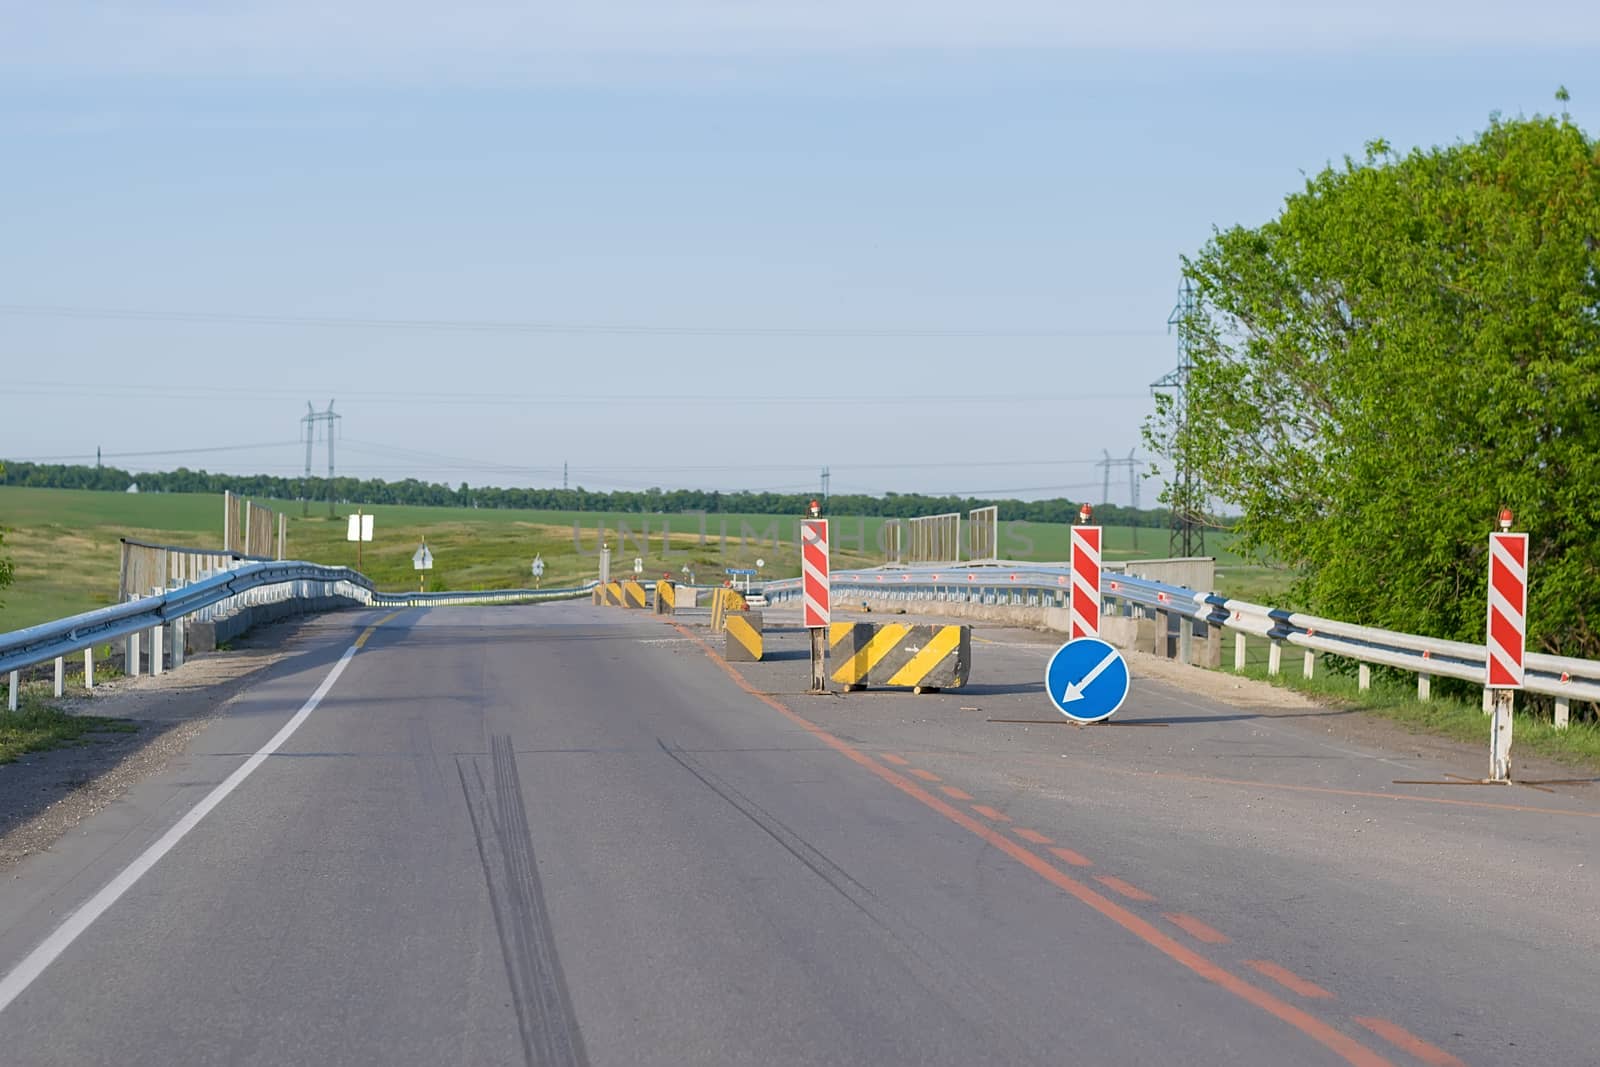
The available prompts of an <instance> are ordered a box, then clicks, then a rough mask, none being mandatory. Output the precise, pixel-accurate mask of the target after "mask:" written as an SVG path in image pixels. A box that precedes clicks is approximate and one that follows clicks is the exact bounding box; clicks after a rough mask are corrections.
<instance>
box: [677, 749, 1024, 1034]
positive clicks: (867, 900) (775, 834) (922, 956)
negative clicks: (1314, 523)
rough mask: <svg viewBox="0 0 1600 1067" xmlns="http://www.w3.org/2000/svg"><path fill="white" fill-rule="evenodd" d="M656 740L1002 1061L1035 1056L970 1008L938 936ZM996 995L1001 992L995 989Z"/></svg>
mask: <svg viewBox="0 0 1600 1067" xmlns="http://www.w3.org/2000/svg"><path fill="white" fill-rule="evenodd" d="M656 744H657V745H658V746H659V747H660V749H661V751H662V752H665V753H666V754H667V756H669V757H670V758H671V759H672V760H673V761H674V762H675V763H677V764H678V765H679V766H681V767H682V768H683V769H684V770H686V771H688V772H689V773H690V774H692V775H694V776H695V778H697V779H699V780H700V783H701V784H702V785H704V786H705V787H706V788H707V789H709V790H711V791H712V792H713V793H715V794H716V795H717V796H718V797H720V798H721V799H723V800H724V801H726V802H727V803H728V804H729V805H730V806H731V807H732V808H733V809H734V810H735V811H737V812H738V813H739V814H740V815H743V816H744V817H745V818H746V819H749V820H750V822H752V823H754V824H755V825H756V827H758V828H759V829H760V830H761V832H762V833H764V834H766V835H767V836H768V837H770V838H772V840H773V841H775V842H777V843H778V845H779V846H780V847H781V848H783V850H784V851H785V852H787V853H789V855H791V856H793V857H794V858H795V859H796V860H799V861H800V863H801V864H803V865H804V866H805V867H806V868H807V869H808V870H810V871H811V873H812V874H815V875H816V876H817V877H818V878H820V879H822V880H823V882H825V883H826V884H827V885H828V886H829V888H831V889H833V890H834V892H836V893H837V894H838V895H839V896H840V897H843V898H844V899H845V900H846V901H847V902H849V904H850V906H851V907H852V908H854V909H855V910H856V911H857V912H858V913H860V914H861V915H862V916H863V917H865V918H866V919H867V921H868V922H869V923H871V925H872V927H873V928H874V929H875V930H876V931H877V932H878V934H880V935H881V936H882V937H883V938H884V941H885V943H886V944H887V945H888V946H889V947H890V949H891V951H893V952H894V953H895V955H896V956H897V957H898V958H899V959H900V960H901V961H902V963H903V964H904V965H905V967H906V968H907V970H908V971H909V972H910V973H912V974H913V975H914V976H915V977H916V979H917V981H918V982H919V984H921V985H922V987H923V988H924V989H927V990H928V991H929V992H931V993H933V994H934V995H935V996H937V997H939V999H940V1000H941V1001H942V1002H943V1003H944V1004H946V1005H947V1006H948V1007H949V1008H950V1010H951V1011H953V1012H955V1013H956V1014H957V1015H959V1016H961V1017H962V1018H964V1019H966V1020H967V1021H968V1022H969V1023H971V1024H972V1025H973V1026H975V1027H979V1028H982V1029H984V1030H986V1031H988V1032H989V1035H990V1040H991V1041H992V1042H993V1043H994V1045H995V1048H996V1050H997V1056H996V1059H997V1061H998V1062H1004V1061H1007V1060H1017V1061H1022V1060H1026V1059H1030V1058H1033V1057H1031V1056H1029V1055H1027V1054H1025V1053H1024V1052H1023V1051H1022V1050H1020V1049H1016V1048H1014V1047H1012V1046H1013V1044H1014V1043H1013V1042H1012V1041H1011V1039H1010V1038H1009V1037H1008V1036H1006V1035H1005V1034H1003V1033H1001V1032H999V1031H996V1030H995V1029H994V1028H993V1027H991V1026H990V1025H989V1023H988V1022H987V1021H986V1020H983V1019H979V1018H974V1017H973V1016H972V1015H971V1014H970V1012H969V1010H968V1008H967V1007H966V1005H967V1003H968V997H967V993H969V992H970V986H971V985H972V976H971V974H970V973H969V972H968V970H967V968H966V967H965V966H964V965H963V961H961V960H959V959H956V958H955V957H953V956H951V954H950V953H949V952H948V951H947V950H946V949H945V948H944V947H943V946H942V945H941V944H940V943H939V942H938V941H936V940H934V939H933V938H931V937H929V936H928V935H927V934H926V933H925V932H924V931H923V930H921V929H920V928H919V927H918V926H916V924H914V923H912V922H909V921H908V920H906V919H905V918H904V917H902V916H899V915H897V914H896V913H895V912H894V911H893V910H891V909H890V908H889V907H888V906H887V905H886V904H885V903H884V902H883V901H881V900H879V899H878V897H877V896H876V895H874V894H873V892H872V890H870V889H868V888H867V887H866V886H864V885H862V884H861V883H860V882H859V881H857V880H856V879H855V878H854V877H853V876H851V874H850V873H849V872H848V871H846V870H845V869H844V868H843V867H841V866H839V865H838V864H837V863H835V862H834V861H833V860H831V859H829V858H828V856H827V855H825V854H824V853H823V852H822V851H821V850H819V849H818V848H816V847H815V846H814V845H812V844H811V843H810V842H808V841H806V840H805V838H803V837H801V836H800V835H799V834H798V833H796V832H795V831H794V830H792V829H791V828H790V827H789V826H787V825H786V824H785V823H784V822H783V821H781V820H780V819H778V818H777V816H775V815H773V814H772V813H771V812H769V811H767V810H766V809H765V808H763V807H762V806H761V805H760V804H758V803H756V801H754V800H753V799H751V798H750V797H749V796H747V795H746V794H745V793H743V792H742V791H740V790H739V789H738V788H737V787H736V786H734V785H733V784H732V783H731V782H729V781H728V780H727V779H725V778H723V777H721V776H720V775H718V774H717V773H716V772H715V771H713V770H711V769H710V768H709V767H707V766H706V765H705V764H703V763H701V762H700V761H698V760H696V759H694V758H693V755H692V754H691V753H690V752H689V751H687V750H685V749H681V748H676V747H673V746H671V745H668V744H667V743H666V742H665V741H663V740H661V739H660V738H657V739H656ZM996 995H998V994H996Z"/></svg>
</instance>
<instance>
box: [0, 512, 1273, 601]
mask: <svg viewBox="0 0 1600 1067" xmlns="http://www.w3.org/2000/svg"><path fill="white" fill-rule="evenodd" d="M259 503H261V504H263V505H264V506H267V507H271V508H273V509H275V510H278V511H281V512H282V513H284V514H285V515H287V516H288V518H289V522H288V535H289V546H288V555H289V556H290V557H291V558H294V559H306V560H311V561H313V562H317V563H329V564H346V565H350V566H354V565H355V564H356V560H357V552H356V546H355V545H354V544H351V543H349V542H347V541H346V540H345V539H344V537H345V519H344V516H345V515H347V514H350V513H353V512H354V511H355V510H356V509H355V507H354V506H352V505H340V506H339V508H338V512H339V515H338V516H337V517H331V518H330V517H329V515H328V509H327V505H326V504H325V503H322V504H313V505H311V506H310V507H309V508H302V506H301V505H300V504H299V503H296V502H292V501H290V502H285V501H270V500H264V501H260V502H259ZM362 510H364V511H367V512H369V513H370V514H372V515H373V516H374V517H375V519H376V522H375V527H376V540H374V541H373V542H371V543H369V544H366V545H364V546H362V550H361V554H360V555H361V569H362V570H363V571H364V572H365V573H366V574H367V576H368V577H370V578H371V579H372V580H373V582H374V583H375V584H376V585H377V587H378V588H379V589H380V590H384V591H388V592H403V591H408V590H412V589H416V588H417V587H418V581H419V576H418V574H417V572H416V571H414V570H413V569H412V567H411V554H412V553H413V552H414V551H416V548H417V545H418V544H420V543H421V542H422V541H423V539H426V540H427V542H428V546H429V548H430V549H431V550H432V552H433V557H434V569H433V570H432V571H430V572H428V573H427V576H426V578H425V579H424V580H425V581H426V583H427V588H429V589H433V590H440V589H511V588H522V587H526V586H528V585H529V584H530V583H531V582H532V580H533V579H532V575H531V574H530V573H529V564H530V563H531V562H532V561H533V557H534V555H535V553H537V554H539V555H541V556H542V557H543V558H544V562H545V573H544V579H543V582H542V584H543V586H544V588H546V589H552V588H558V587H561V586H570V585H578V584H581V583H582V582H583V581H586V580H588V579H589V578H592V577H593V576H594V574H595V573H596V570H597V568H598V561H597V552H598V549H599V546H600V543H601V540H602V538H603V539H604V540H606V541H607V542H609V543H610V544H611V546H612V549H613V555H612V561H613V562H612V572H613V573H614V574H615V573H629V572H631V570H632V567H633V560H634V558H635V557H641V558H642V559H643V560H644V574H645V576H646V577H647V578H652V579H653V578H657V577H660V575H661V574H662V573H663V572H666V573H670V574H672V575H674V576H676V575H679V574H681V572H682V568H683V567H684V565H685V564H687V565H689V566H690V567H691V568H692V570H693V572H694V575H695V577H696V579H697V580H699V581H701V582H706V581H717V580H720V579H721V578H722V577H723V570H724V568H727V567H753V566H754V565H755V562H756V560H757V559H764V560H765V561H766V566H765V567H764V568H762V577H763V578H787V577H794V576H795V575H797V574H799V551H798V549H797V548H796V547H795V546H796V543H797V542H796V538H797V536H798V534H797V526H796V524H797V522H798V517H797V516H793V515H741V514H729V515H723V514H711V515H705V516H700V515H698V514H695V515H688V514H676V515H663V514H638V513H635V514H615V513H596V512H570V511H567V512H563V511H518V510H511V509H506V510H493V509H477V508H430V507H410V506H383V505H380V506H377V507H367V508H363V509H362ZM302 511H304V512H305V514H302ZM832 518H833V521H834V527H833V565H834V566H835V567H836V568H838V569H840V570H844V569H847V568H854V567H864V566H872V565H875V564H877V563H881V562H882V560H883V556H882V554H881V553H880V552H879V551H878V539H879V533H880V531H881V530H882V528H883V524H884V522H885V520H884V519H882V518H878V517H858V516H833V517H832ZM0 527H3V528H4V529H5V530H6V542H5V545H4V547H3V549H0V551H3V552H5V553H6V554H7V555H8V556H10V557H11V559H12V560H13V561H14V562H15V564H16V582H15V584H14V585H13V586H12V587H11V588H10V589H6V590H0V632H5V631H9V630H16V629H21V628H22V627H25V626H31V625H34V624H35V623H40V622H45V621H47V620H50V619H59V618H63V617H65V616H68V615H75V614H77V613H79V612H83V611H89V610H91V609H93V608H96V607H100V606H102V605H105V604H109V603H112V602H113V601H114V600H115V598H116V593H117V571H118V563H119V558H120V551H119V546H118V543H117V542H118V539H119V538H123V537H126V538H130V539H133V540H140V541H150V542H155V543H158V544H173V545H190V546H193V547H196V548H219V547H221V543H222V497H221V495H220V494H189V493H141V494H130V493H104V492H94V491H90V490H76V489H36V488H31V487H27V486H0ZM1070 532H1071V528H1070V527H1068V526H1066V525H1063V524H1059V523H1029V522H1018V523H1010V522H1002V523H1001V524H1000V545H999V548H1000V553H1001V555H1003V556H1007V557H1010V558H1015V559H1022V560H1039V561H1045V560H1063V559H1066V558H1067V556H1068V554H1069V542H1070ZM1206 544H1207V548H1208V549H1209V550H1210V551H1212V552H1214V553H1215V554H1216V555H1217V559H1218V569H1219V571H1221V572H1222V575H1223V576H1222V577H1219V579H1218V584H1219V586H1220V588H1221V591H1222V592H1224V593H1226V594H1228V595H1230V596H1237V597H1244V598H1245V599H1256V600H1264V601H1266V602H1268V603H1273V604H1274V606H1277V603H1276V600H1275V598H1274V597H1273V595H1272V592H1273V590H1275V589H1281V588H1282V587H1283V585H1284V584H1285V583H1286V582H1287V581H1288V579H1289V578H1290V577H1292V576H1290V575H1288V574H1287V572H1284V571H1280V570H1273V569H1270V568H1265V567H1260V566H1256V565H1253V564H1250V563H1248V562H1247V561H1244V560H1241V559H1239V557H1237V556H1235V555H1233V554H1231V553H1230V552H1229V551H1228V548H1227V539H1226V537H1225V536H1223V535H1217V536H1213V537H1208V538H1207V542H1206ZM1103 551H1104V555H1105V558H1106V559H1108V560H1126V559H1148V558H1153V557H1160V556H1163V555H1165V554H1166V551H1167V535H1166V531H1164V530H1153V529H1140V530H1134V529H1133V528H1131V527H1121V526H1108V527H1106V530H1105V543H1104V546H1103Z"/></svg>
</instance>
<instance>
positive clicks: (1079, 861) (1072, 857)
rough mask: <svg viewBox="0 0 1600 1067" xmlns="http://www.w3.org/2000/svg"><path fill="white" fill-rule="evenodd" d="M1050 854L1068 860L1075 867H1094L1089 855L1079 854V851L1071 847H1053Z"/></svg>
mask: <svg viewBox="0 0 1600 1067" xmlns="http://www.w3.org/2000/svg"><path fill="white" fill-rule="evenodd" d="M1050 855H1052V856H1054V857H1055V858H1056V859H1058V860H1065V861H1066V862H1068V863H1070V864H1072V865H1073V866H1074V867H1093V866H1094V864H1092V863H1090V862H1089V857H1087V856H1082V855H1079V854H1078V853H1076V852H1074V851H1072V850H1071V849H1070V848H1053V849H1051V850H1050Z"/></svg>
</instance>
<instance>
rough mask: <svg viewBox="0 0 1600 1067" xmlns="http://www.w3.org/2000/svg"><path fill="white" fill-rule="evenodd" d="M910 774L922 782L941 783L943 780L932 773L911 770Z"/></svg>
mask: <svg viewBox="0 0 1600 1067" xmlns="http://www.w3.org/2000/svg"><path fill="white" fill-rule="evenodd" d="M910 773H912V774H914V775H916V776H917V777H918V778H921V779H922V780H923V781H924V782H942V781H944V779H942V778H940V777H939V776H938V775H937V774H934V773H933V772H932V771H922V770H912V771H911V772H910Z"/></svg>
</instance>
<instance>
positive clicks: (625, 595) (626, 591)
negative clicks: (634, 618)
mask: <svg viewBox="0 0 1600 1067" xmlns="http://www.w3.org/2000/svg"><path fill="white" fill-rule="evenodd" d="M645 604H646V598H645V595H644V586H642V585H640V584H639V583H638V582H636V581H634V580H633V579H632V578H628V579H626V580H625V581H624V582H623V583H622V606H623V607H625V608H643V607H644V606H645Z"/></svg>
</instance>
